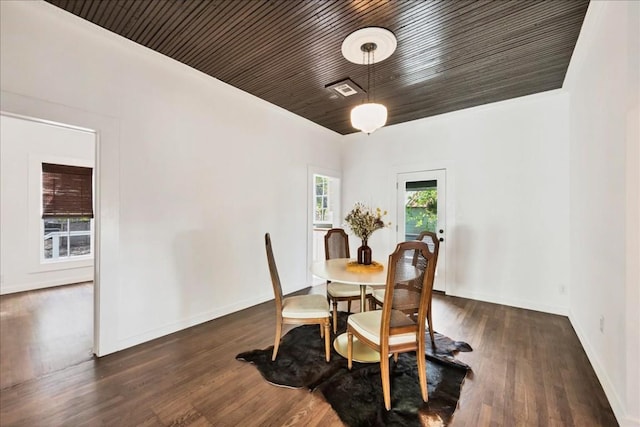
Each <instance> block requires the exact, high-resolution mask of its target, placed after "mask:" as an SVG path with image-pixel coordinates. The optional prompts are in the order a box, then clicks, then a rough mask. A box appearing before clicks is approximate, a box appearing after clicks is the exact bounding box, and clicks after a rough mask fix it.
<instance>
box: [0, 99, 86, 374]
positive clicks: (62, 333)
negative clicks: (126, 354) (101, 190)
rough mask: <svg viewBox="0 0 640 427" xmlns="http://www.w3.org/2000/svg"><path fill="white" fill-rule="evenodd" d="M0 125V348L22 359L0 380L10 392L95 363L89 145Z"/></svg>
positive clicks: (26, 121)
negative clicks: (0, 316) (19, 384)
mask: <svg viewBox="0 0 640 427" xmlns="http://www.w3.org/2000/svg"><path fill="white" fill-rule="evenodd" d="M0 121H1V122H2V123H1V125H0V131H1V138H0V141H1V143H0V159H1V175H2V176H1V178H2V179H1V180H0V182H1V189H0V201H1V202H0V205H1V210H2V212H1V213H2V215H1V216H0V218H1V220H0V236H1V238H0V253H1V257H2V263H1V266H0V270H1V271H0V277H1V280H0V294H1V295H2V296H1V297H0V305H2V311H3V334H2V341H3V342H2V345H1V346H0V347H2V355H3V358H4V356H7V357H9V358H11V357H13V356H12V355H16V354H17V355H22V356H21V357H19V358H18V359H16V360H14V361H13V362H11V363H9V365H8V366H12V367H13V368H12V370H13V371H15V372H13V373H11V374H10V375H9V376H8V377H5V376H4V375H2V377H5V378H7V380H8V381H10V382H13V384H15V383H16V382H22V381H26V380H30V379H32V377H33V378H35V377H38V376H41V375H45V374H48V373H50V372H53V371H55V370H59V369H64V368H66V367H68V366H72V365H75V364H77V363H79V362H82V361H85V360H89V359H91V358H92V357H93V353H94V350H95V344H96V335H97V332H96V328H95V321H94V319H95V314H96V312H97V300H98V295H97V289H95V287H94V283H95V268H94V265H95V262H94V261H95V252H94V248H96V247H97V244H96V242H95V240H96V238H97V236H98V233H97V232H96V230H95V228H96V226H97V224H94V219H93V217H94V212H95V203H94V202H95V199H96V197H95V196H94V195H95V194H96V191H95V190H96V186H95V184H94V183H95V176H96V174H95V166H96V145H97V138H96V133H95V132H94V131H92V130H89V129H83V128H78V127H75V126H71V125H65V124H60V123H53V122H50V121H47V120H41V119H36V118H31V117H25V116H20V115H13V114H9V113H5V112H2V114H0ZM80 193H82V202H81V203H79V200H80V198H79V197H80V196H79V194H80ZM85 196H86V197H85ZM96 216H97V215H96ZM8 325H12V326H11V327H10V328H9V329H5V326H7V327H9V326H8ZM22 347H24V348H23V349H22V350H21V348H22ZM3 373H6V372H4V371H3ZM16 373H19V374H20V375H22V376H20V375H18V376H16ZM23 374H24V375H23ZM25 375H26V377H25ZM13 384H12V385H13ZM5 385H6V383H3V386H5Z"/></svg>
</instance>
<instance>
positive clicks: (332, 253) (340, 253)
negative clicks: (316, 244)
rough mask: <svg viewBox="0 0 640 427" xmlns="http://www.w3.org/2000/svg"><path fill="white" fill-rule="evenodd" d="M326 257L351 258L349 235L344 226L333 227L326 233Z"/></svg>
mask: <svg viewBox="0 0 640 427" xmlns="http://www.w3.org/2000/svg"><path fill="white" fill-rule="evenodd" d="M324 256H325V259H334V258H349V257H350V255H349V235H347V233H345V231H344V230H343V229H342V228H332V229H330V230H329V231H327V234H325V235H324Z"/></svg>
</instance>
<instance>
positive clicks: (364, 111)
mask: <svg viewBox="0 0 640 427" xmlns="http://www.w3.org/2000/svg"><path fill="white" fill-rule="evenodd" d="M385 123H387V107H385V106H384V105H382V104H375V103H373V102H370V103H367V104H360V105H358V106H357V107H354V108H353V110H351V126H353V127H354V128H356V129H358V130H361V131H362V132H364V133H372V132H373V131H375V130H376V129H378V128H381V127H382V126H384V125H385Z"/></svg>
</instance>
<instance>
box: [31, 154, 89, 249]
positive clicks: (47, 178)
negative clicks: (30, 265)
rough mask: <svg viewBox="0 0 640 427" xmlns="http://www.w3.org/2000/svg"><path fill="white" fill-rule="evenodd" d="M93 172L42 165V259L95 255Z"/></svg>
mask: <svg viewBox="0 0 640 427" xmlns="http://www.w3.org/2000/svg"><path fill="white" fill-rule="evenodd" d="M92 218H93V169H92V168H86V167H78V166H66V165H57V164H51V163H42V221H43V225H44V227H43V230H44V234H43V245H42V248H43V254H42V255H43V259H45V260H48V261H63V260H68V259H72V258H74V257H82V256H90V255H91V254H92V248H91V247H92V244H91V243H92V242H91V240H92V239H91V236H92V225H93V224H92V223H93V221H92Z"/></svg>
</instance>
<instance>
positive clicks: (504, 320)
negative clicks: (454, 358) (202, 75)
mask: <svg viewBox="0 0 640 427" xmlns="http://www.w3.org/2000/svg"><path fill="white" fill-rule="evenodd" d="M79 289H80V288H79ZM58 290H59V291H61V292H59V293H58V294H57V295H53V294H52V293H51V291H48V292H44V293H45V294H46V295H38V294H37V293H25V294H22V295H14V296H11V298H7V297H8V296H3V297H0V305H1V306H2V310H3V317H2V319H1V320H2V326H1V327H2V334H3V335H4V336H3V337H2V347H5V346H8V347H5V348H2V350H1V351H0V369H1V374H2V376H3V377H5V376H7V378H8V379H6V378H3V379H2V380H3V382H2V384H3V386H2V390H0V424H1V425H3V426H4V425H7V426H8V425H20V426H22V425H25V426H26V425H118V426H133V425H136V426H137V425H141V426H213V425H215V426H237V425H243V426H265V425H273V426H299V425H304V426H340V425H342V424H341V422H340V420H339V418H338V417H337V415H336V414H335V413H334V412H333V410H332V409H331V407H330V406H329V405H328V404H327V403H326V402H325V401H324V399H323V397H322V396H321V395H320V394H319V393H317V392H309V391H306V390H293V389H287V388H282V387H275V386H273V385H271V384H268V383H267V382H266V381H264V380H263V379H262V377H261V376H260V374H259V373H258V371H257V370H256V369H255V368H253V367H252V366H251V365H249V364H247V363H243V362H239V361H237V360H235V355H236V354H238V353H240V352H242V351H246V350H251V349H254V348H265V347H267V346H269V345H272V344H273V341H272V340H273V333H274V329H275V328H274V321H275V309H274V307H273V302H268V303H264V304H260V305H257V306H255V307H251V308H249V309H246V310H243V311H241V312H238V313H234V314H231V315H228V316H224V317H222V318H220V319H216V320H213V321H211V322H207V323H204V324H201V325H198V326H195V327H193V328H189V329H187V330H184V331H180V332H177V333H175V334H171V335H168V336H166V337H162V338H159V339H157V340H153V341H151V342H148V343H145V344H141V345H139V346H136V347H134V348H130V349H126V350H123V351H120V352H118V353H115V354H111V355H108V356H105V357H103V358H100V359H96V358H89V359H86V355H85V354H84V350H79V353H80V354H79V356H80V361H79V362H78V361H77V360H76V359H75V356H70V355H68V354H64V353H58V352H57V351H58V350H57V349H56V346H55V345H50V344H47V337H46V336H45V335H46V334H44V332H46V331H47V330H49V332H50V333H51V335H53V336H54V337H55V338H57V339H62V340H63V342H65V343H66V345H68V346H71V347H73V348H76V349H82V348H83V346H84V344H83V345H75V344H73V343H71V342H70V341H68V339H69V338H61V337H60V335H59V333H60V332H61V331H58V330H57V328H63V329H64V328H65V326H64V324H65V323H74V322H76V321H75V320H74V318H73V316H66V315H65V316H60V317H59V318H58V319H55V320H51V322H52V324H55V325H56V327H55V328H46V329H43V328H42V327H41V326H40V325H39V323H38V322H39V321H38V320H37V319H38V318H39V316H41V314H38V313H37V310H35V311H34V310H33V308H34V307H42V305H41V303H35V302H34V301H36V300H38V299H39V300H40V301H46V304H47V310H50V309H52V307H54V306H56V305H60V306H64V305H65V304H66V302H65V299H67V298H74V296H73V292H72V290H73V289H72V288H69V289H64V288H60V289H58ZM78 292H79V293H82V292H84V291H82V290H79V291H78ZM314 292H322V289H314ZM75 298H77V296H76V297H75ZM8 302H10V304H9V303H8ZM8 307H12V308H11V309H8ZM342 308H343V309H344V308H345V307H342ZM433 309H434V315H433V318H434V325H435V329H436V330H438V331H439V332H441V333H443V334H445V335H448V336H450V337H452V338H454V339H459V340H463V341H466V342H468V343H469V344H471V346H472V347H473V348H474V351H473V352H470V353H460V354H459V355H458V358H459V359H460V360H462V361H464V362H466V363H468V364H469V365H470V366H472V368H473V372H472V373H470V374H469V376H468V377H467V379H466V380H465V383H464V386H463V388H462V394H461V398H460V402H459V407H458V409H457V411H456V412H455V414H454V418H453V422H452V424H451V425H453V426H474V427H475V426H509V427H511V426H554V425H557V426H581V427H582V426H587V427H588V426H615V425H617V423H616V421H615V418H614V417H613V413H612V411H611V408H610V406H609V404H608V402H607V400H606V397H605V395H604V392H603V390H602V387H601V386H600V384H599V382H598V380H597V377H596V376H595V373H594V372H593V369H592V368H591V365H590V364H589V361H588V359H587V357H586V354H585V353H584V350H583V349H582V347H581V346H580V344H579V342H578V339H577V337H576V335H575V332H574V331H573V329H572V327H571V325H570V323H569V321H568V319H567V318H566V317H563V316H554V315H550V314H545V313H539V312H535V311H530V310H523V309H518V308H513V307H506V306H501V305H496V304H489V303H484V302H479V301H473V300H467V299H462V298H453V297H446V296H443V295H440V294H438V295H435V296H434V303H433ZM11 310H14V311H15V313H16V314H15V315H12V314H11ZM354 310H359V307H358V306H357V304H356V305H355V306H354ZM25 313H27V315H25ZM31 330H33V331H34V332H37V333H35V334H34V333H31V332H29V331H31ZM18 334H31V335H30V336H36V337H37V339H36V340H33V339H32V338H28V337H20V336H17V335H18ZM83 339H84V338H83V337H80V338H79V340H80V341H82V340H83ZM38 340H40V342H39V341H38ZM25 342H28V345H24V343H25ZM12 346H14V347H13V348H12ZM62 347H64V345H63V346H62ZM56 355H57V356H56ZM56 357H58V358H59V359H60V360H56ZM83 358H84V359H83ZM65 363H66V367H64V366H62V365H63V364H65ZM61 366H62V367H61Z"/></svg>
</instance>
